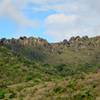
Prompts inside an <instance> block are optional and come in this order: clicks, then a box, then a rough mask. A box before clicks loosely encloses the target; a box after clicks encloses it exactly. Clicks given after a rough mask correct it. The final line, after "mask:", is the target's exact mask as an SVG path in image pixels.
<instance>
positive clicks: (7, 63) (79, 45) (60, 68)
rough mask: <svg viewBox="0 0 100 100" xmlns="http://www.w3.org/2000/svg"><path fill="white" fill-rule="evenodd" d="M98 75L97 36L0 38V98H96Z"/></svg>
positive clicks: (99, 50)
mask: <svg viewBox="0 0 100 100" xmlns="http://www.w3.org/2000/svg"><path fill="white" fill-rule="evenodd" d="M99 77H100V37H99V36H97V37H93V38H88V37H87V36H85V37H79V36H77V37H72V38H71V39H70V40H66V39H65V40H63V41H62V42H58V43H49V42H48V41H47V40H45V39H42V38H35V37H29V38H27V37H20V38H19V39H14V38H12V39H5V38H3V39H0V99H3V100H5V99H7V100H51V99H53V100H99V99H100V94H99V91H100V85H99V84H100V78H99Z"/></svg>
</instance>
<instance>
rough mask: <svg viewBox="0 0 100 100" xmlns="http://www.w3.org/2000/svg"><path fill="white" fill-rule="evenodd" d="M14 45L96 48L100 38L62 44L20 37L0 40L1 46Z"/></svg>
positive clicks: (78, 39)
mask: <svg viewBox="0 0 100 100" xmlns="http://www.w3.org/2000/svg"><path fill="white" fill-rule="evenodd" d="M7 44H8V45H9V44H10V45H14V44H19V45H22V46H33V47H35V46H44V47H46V46H51V47H53V48H57V47H59V46H66V47H73V48H80V49H83V48H94V47H96V46H100V36H97V37H94V38H88V36H84V37H82V38H81V37H79V36H77V37H71V38H70V39H69V41H68V40H67V39H64V40H63V41H62V42H58V43H51V44H50V43H48V41H47V40H45V39H42V38H34V37H29V38H27V37H25V36H24V37H20V38H19V39H14V38H12V39H5V38H2V39H0V45H7Z"/></svg>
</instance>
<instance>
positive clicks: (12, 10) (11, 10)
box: [0, 0, 38, 27]
mask: <svg viewBox="0 0 100 100" xmlns="http://www.w3.org/2000/svg"><path fill="white" fill-rule="evenodd" d="M17 8H18V5H17ZM17 8H16V7H15V5H14V4H13V2H12V0H3V1H2V2H0V16H7V17H9V18H11V19H12V20H14V21H15V22H16V23H17V24H18V25H20V26H25V27H36V26H37V25H38V22H37V21H33V20H30V19H28V18H27V17H26V16H24V15H23V14H22V12H21V11H19V10H18V9H17Z"/></svg>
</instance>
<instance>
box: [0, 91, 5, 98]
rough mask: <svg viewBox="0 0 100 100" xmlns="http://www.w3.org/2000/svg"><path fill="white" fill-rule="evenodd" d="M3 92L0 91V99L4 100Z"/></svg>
mask: <svg viewBox="0 0 100 100" xmlns="http://www.w3.org/2000/svg"><path fill="white" fill-rule="evenodd" d="M4 97H5V92H4V91H3V90H0V99H4Z"/></svg>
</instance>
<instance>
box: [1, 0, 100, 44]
mask: <svg viewBox="0 0 100 100" xmlns="http://www.w3.org/2000/svg"><path fill="white" fill-rule="evenodd" d="M99 12H100V0H0V38H2V37H6V38H12V37H15V38H17V37H20V36H28V37H29V36H35V37H42V38H45V39H47V40H48V41H50V42H53V41H54V42H55V41H61V40H63V39H65V38H67V39H69V38H70V37H71V36H76V35H80V36H84V35H88V36H96V35H100V13H99Z"/></svg>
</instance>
